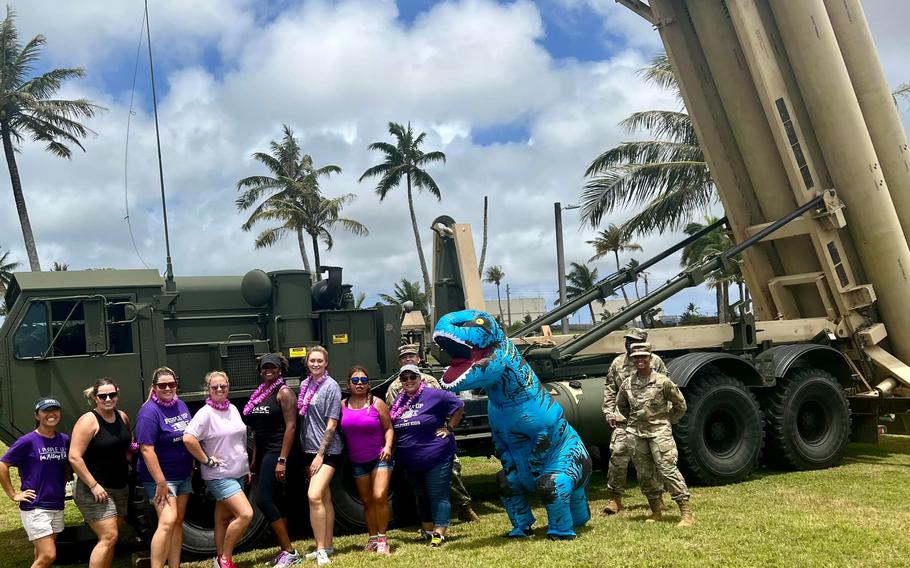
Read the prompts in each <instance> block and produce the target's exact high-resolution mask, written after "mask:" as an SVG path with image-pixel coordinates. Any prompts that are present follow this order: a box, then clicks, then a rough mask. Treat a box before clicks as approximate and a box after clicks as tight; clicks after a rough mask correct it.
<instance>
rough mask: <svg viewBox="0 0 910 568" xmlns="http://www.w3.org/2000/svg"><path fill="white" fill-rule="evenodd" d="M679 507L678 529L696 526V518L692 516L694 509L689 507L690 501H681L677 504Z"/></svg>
mask: <svg viewBox="0 0 910 568" xmlns="http://www.w3.org/2000/svg"><path fill="white" fill-rule="evenodd" d="M676 504H677V505H679V522H678V523H676V526H678V527H691V526H692V525H694V524H695V517H694V516H693V515H692V508H691V507H689V500H688V499H680V500H679V501H677V502H676Z"/></svg>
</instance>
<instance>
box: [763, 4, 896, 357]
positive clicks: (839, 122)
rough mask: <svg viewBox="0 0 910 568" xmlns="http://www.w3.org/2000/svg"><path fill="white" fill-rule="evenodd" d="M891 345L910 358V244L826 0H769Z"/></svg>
mask: <svg viewBox="0 0 910 568" xmlns="http://www.w3.org/2000/svg"><path fill="white" fill-rule="evenodd" d="M770 5H771V10H772V12H773V14H774V18H775V21H776V22H777V27H778V30H779V31H780V34H781V39H782V41H783V44H784V47H785V49H786V51H787V55H788V58H789V60H790V64H791V65H792V67H793V71H794V74H795V76H796V81H797V83H798V85H799V90H800V92H801V93H802V96H803V99H804V100H805V102H806V107H807V110H808V112H809V117H810V119H811V120H812V124H813V126H814V129H815V133H816V135H817V136H818V141H819V145H820V147H821V151H822V154H823V155H824V158H825V162H826V164H827V166H828V170H829V172H830V174H831V178H832V180H833V182H834V185H835V188H836V189H837V191H838V194H839V195H840V197H841V199H842V200H843V201H844V203H845V204H846V215H847V221H848V224H847V229H848V230H849V232H850V234H851V235H852V236H853V240H854V242H855V243H856V246H857V250H858V253H859V256H860V261H861V262H862V264H863V267H864V268H865V272H866V274H867V275H868V277H869V278H870V280H871V281H872V283H873V284H874V286H875V292H876V295H877V297H878V307H879V311H880V313H881V317H882V319H883V321H884V323H885V325H886V327H887V329H888V335H889V337H890V340H891V344H892V346H893V348H894V350H895V353H896V355H898V356H899V357H900V358H902V359H903V360H905V361H906V360H908V359H910V302H907V299H906V295H907V290H908V289H910V248H908V246H907V241H906V240H905V239H904V234H903V229H902V228H901V224H900V221H899V219H898V216H897V213H896V212H895V210H894V203H893V202H892V200H891V195H890V193H889V191H888V185H887V183H886V182H885V179H884V177H883V175H882V172H881V167H880V166H879V163H878V158H877V156H876V153H875V148H874V146H873V144H872V140H871V138H870V136H869V131H868V129H867V128H866V124H865V122H864V120H863V115H862V112H861V110H860V106H859V103H858V102H857V99H856V94H855V92H854V90H853V86H852V84H851V82H850V77H849V75H848V73H847V68H846V65H845V63H844V60H843V58H842V57H841V53H840V49H839V47H838V45H837V40H836V38H835V36H834V30H833V28H832V25H831V21H830V19H829V18H828V14H827V11H826V10H825V6H824V3H823V1H822V0H800V1H799V2H793V1H789V0H770Z"/></svg>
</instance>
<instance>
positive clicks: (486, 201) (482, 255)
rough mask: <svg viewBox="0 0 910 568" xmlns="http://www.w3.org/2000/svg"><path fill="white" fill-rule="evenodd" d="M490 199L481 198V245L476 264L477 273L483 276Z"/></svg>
mask: <svg viewBox="0 0 910 568" xmlns="http://www.w3.org/2000/svg"><path fill="white" fill-rule="evenodd" d="M489 205H490V199H489V197H487V196H486V195H484V196H483V239H482V241H481V242H482V243H483V245H482V246H481V247H480V262H478V263H477V273H478V274H480V276H483V263H484V261H485V260H486V258H487V211H488V209H489Z"/></svg>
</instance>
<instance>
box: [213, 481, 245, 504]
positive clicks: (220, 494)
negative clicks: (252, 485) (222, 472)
mask: <svg viewBox="0 0 910 568" xmlns="http://www.w3.org/2000/svg"><path fill="white" fill-rule="evenodd" d="M245 483H246V476H245V475H244V476H243V477H237V478H232V477H229V478H227V479H206V480H205V486H206V488H207V489H208V490H209V493H211V494H212V497H214V498H215V501H224V500H225V499H228V498H230V497H233V496H234V495H236V494H238V493H242V492H243V485H244V484H245Z"/></svg>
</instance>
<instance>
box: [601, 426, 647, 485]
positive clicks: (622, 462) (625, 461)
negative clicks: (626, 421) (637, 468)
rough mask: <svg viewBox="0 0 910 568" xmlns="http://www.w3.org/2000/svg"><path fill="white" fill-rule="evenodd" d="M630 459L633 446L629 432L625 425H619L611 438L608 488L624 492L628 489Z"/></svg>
mask: <svg viewBox="0 0 910 568" xmlns="http://www.w3.org/2000/svg"><path fill="white" fill-rule="evenodd" d="M630 459H632V446H631V445H630V443H629V434H627V433H626V429H625V428H624V427H622V426H619V427H618V428H615V429H614V430H613V437H612V439H611V440H610V468H609V470H608V472H607V489H609V490H610V491H612V492H613V493H620V494H622V492H623V491H625V490H626V479H627V477H628V474H629V460H630ZM639 475H640V474H639Z"/></svg>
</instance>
